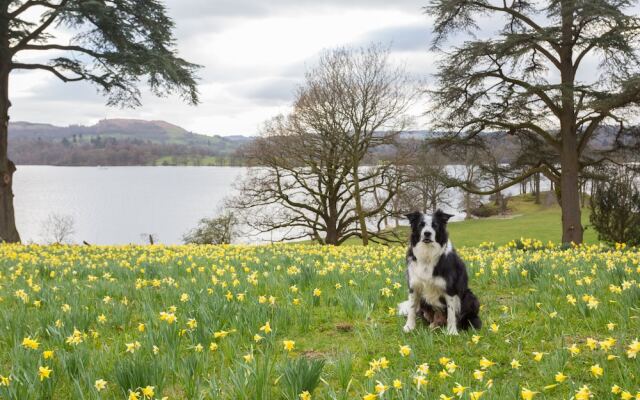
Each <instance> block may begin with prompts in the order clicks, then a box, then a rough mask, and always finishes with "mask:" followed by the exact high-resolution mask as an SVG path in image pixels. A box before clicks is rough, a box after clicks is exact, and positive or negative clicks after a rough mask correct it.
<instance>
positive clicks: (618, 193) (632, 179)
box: [590, 167, 640, 246]
mask: <svg viewBox="0 0 640 400" xmlns="http://www.w3.org/2000/svg"><path fill="white" fill-rule="evenodd" d="M602 175H603V176H607V177H609V178H610V179H607V180H604V179H603V180H598V181H596V182H594V183H593V185H594V186H593V190H592V196H591V200H590V201H591V217H590V220H591V225H593V227H594V228H595V229H596V231H597V232H598V238H599V239H600V240H602V241H605V242H609V243H627V244H629V245H632V246H633V245H639V244H640V190H639V189H638V180H639V179H640V176H639V175H638V174H637V173H635V172H634V171H633V170H631V169H629V168H625V167H617V168H613V167H608V168H606V169H604V170H603V171H602Z"/></svg>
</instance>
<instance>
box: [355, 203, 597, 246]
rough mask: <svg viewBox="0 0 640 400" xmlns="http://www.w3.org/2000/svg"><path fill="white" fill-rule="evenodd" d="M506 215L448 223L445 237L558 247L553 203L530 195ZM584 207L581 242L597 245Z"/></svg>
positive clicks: (403, 230)
mask: <svg viewBox="0 0 640 400" xmlns="http://www.w3.org/2000/svg"><path fill="white" fill-rule="evenodd" d="M509 209H510V211H509V214H508V215H506V216H497V217H490V218H480V219H471V220H466V221H457V222H451V223H450V224H449V233H450V234H451V238H452V240H453V243H454V244H455V245H456V246H457V247H464V246H478V245H480V244H481V243H486V242H492V243H494V244H496V245H499V246H500V245H504V244H507V243H509V242H510V241H512V240H517V239H520V238H531V239H536V240H540V241H542V242H544V243H547V242H549V241H551V242H554V243H559V242H560V240H561V237H562V224H561V210H560V206H558V204H557V202H555V201H554V202H553V203H552V204H551V205H540V204H535V202H534V198H533V196H531V195H522V196H515V197H513V198H511V199H510V200H509ZM589 213H590V210H589V208H588V207H586V208H583V209H582V226H583V227H585V228H586V231H585V234H584V242H585V243H588V244H593V243H597V242H598V235H597V232H596V231H595V230H594V229H593V228H592V227H590V226H589ZM396 232H397V233H398V234H399V235H400V236H401V237H405V236H408V235H409V229H408V228H407V227H400V228H398V229H397V230H396ZM360 243H361V241H360V239H350V240H348V241H347V242H346V244H349V245H358V244H360Z"/></svg>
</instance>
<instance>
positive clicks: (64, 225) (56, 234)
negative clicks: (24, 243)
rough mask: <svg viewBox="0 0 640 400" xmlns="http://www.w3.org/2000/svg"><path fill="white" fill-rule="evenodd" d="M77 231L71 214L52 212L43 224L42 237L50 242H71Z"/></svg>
mask: <svg viewBox="0 0 640 400" xmlns="http://www.w3.org/2000/svg"><path fill="white" fill-rule="evenodd" d="M74 233H75V223H74V221H73V217H72V216H71V215H62V214H51V215H49V216H48V217H47V219H46V220H45V221H44V223H43V224H42V237H43V239H44V240H45V242H47V243H50V244H54V243H56V244H62V243H69V242H70V241H71V239H72V237H73V235H74Z"/></svg>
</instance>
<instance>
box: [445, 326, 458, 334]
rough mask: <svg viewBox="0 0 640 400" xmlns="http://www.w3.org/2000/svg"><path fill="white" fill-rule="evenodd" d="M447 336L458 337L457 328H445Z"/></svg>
mask: <svg viewBox="0 0 640 400" xmlns="http://www.w3.org/2000/svg"><path fill="white" fill-rule="evenodd" d="M447 334H448V335H452V336H457V335H458V328H456V327H455V326H449V327H447Z"/></svg>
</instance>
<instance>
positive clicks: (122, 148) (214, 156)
mask: <svg viewBox="0 0 640 400" xmlns="http://www.w3.org/2000/svg"><path fill="white" fill-rule="evenodd" d="M251 140H252V138H251V137H248V136H229V137H224V136H218V135H215V136H208V135H201V134H197V133H193V132H189V131H187V130H186V129H184V128H181V127H179V126H177V125H173V124H171V123H168V122H165V121H145V120H134V119H105V120H101V121H100V122H98V123H97V124H95V125H91V126H83V125H70V126H68V127H60V126H55V125H51V124H38V123H31V122H12V123H11V124H10V126H9V156H10V157H11V159H12V160H14V162H16V164H23V165H24V164H28V165H68V166H75V165H84V166H88V165H239V164H241V163H242V157H241V155H240V154H239V152H240V149H241V148H242V147H243V146H244V145H245V144H247V143H249V142H250V141H251Z"/></svg>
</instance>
